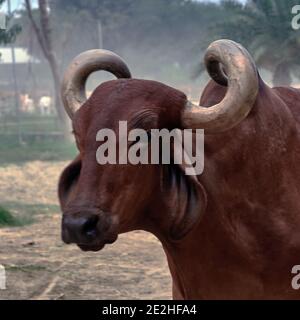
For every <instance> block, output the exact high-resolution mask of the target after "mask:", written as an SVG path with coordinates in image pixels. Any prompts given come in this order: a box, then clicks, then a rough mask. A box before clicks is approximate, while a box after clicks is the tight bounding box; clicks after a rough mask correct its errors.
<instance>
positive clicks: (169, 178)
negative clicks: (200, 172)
mask: <svg viewBox="0 0 300 320" xmlns="http://www.w3.org/2000/svg"><path fill="white" fill-rule="evenodd" d="M163 180H164V185H163V194H164V196H165V200H166V202H165V203H167V206H168V207H169V208H168V209H169V212H170V214H171V217H170V218H171V219H170V220H171V221H172V224H171V227H170V239H171V240H173V241H177V240H180V239H182V238H183V237H185V236H186V235H187V234H188V233H189V232H190V231H191V230H192V229H193V228H194V227H195V226H196V225H197V224H198V223H199V221H200V220H201V217H202V215H203V214H204V212H205V209H206V203H207V196H206V192H205V190H204V188H203V186H202V185H201V184H200V183H199V181H198V180H197V176H191V175H186V174H185V168H184V165H174V164H173V165H168V166H166V167H165V173H164V179H163Z"/></svg>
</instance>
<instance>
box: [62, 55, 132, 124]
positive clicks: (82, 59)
mask: <svg viewBox="0 0 300 320" xmlns="http://www.w3.org/2000/svg"><path fill="white" fill-rule="evenodd" d="M98 70H105V71H109V72H111V73H112V74H114V75H115V76H116V77H117V78H131V74H130V71H129V69H128V67H127V65H126V63H125V62H124V61H123V60H122V58H121V57H119V56H118V55H116V54H115V53H113V52H111V51H108V50H102V49H95V50H88V51H85V52H83V53H81V54H80V55H78V56H77V57H76V58H74V59H73V61H72V62H71V63H70V65H69V66H68V68H67V70H66V71H65V74H64V78H63V81H62V85H61V96H62V101H63V104H64V107H65V109H66V111H67V113H68V115H69V116H70V118H71V119H72V118H73V115H74V113H75V112H76V110H78V109H79V108H80V107H81V106H82V104H83V103H84V102H85V101H86V99H87V98H86V93H85V84H86V80H87V78H88V76H89V75H90V74H91V73H92V72H94V71H98Z"/></svg>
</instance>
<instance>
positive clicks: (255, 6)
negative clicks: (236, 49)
mask: <svg viewBox="0 0 300 320" xmlns="http://www.w3.org/2000/svg"><path fill="white" fill-rule="evenodd" d="M297 2H298V1H297V0H248V2H247V3H246V5H242V4H241V3H238V2H237V1H234V0H224V1H222V3H221V7H222V9H223V10H224V12H228V13H229V14H228V15H227V14H226V15H224V16H225V17H226V19H224V20H223V21H221V22H219V23H217V24H216V25H215V26H214V27H213V28H212V32H214V34H216V35H218V37H223V38H230V39H233V40H235V41H238V42H240V43H242V44H243V45H244V46H245V47H247V48H248V49H249V51H250V52H251V53H252V54H253V57H254V59H255V61H256V62H257V64H258V65H259V66H261V67H263V68H266V69H267V70H269V71H271V72H272V73H273V75H274V78H273V82H274V84H276V85H277V84H287V85H289V84H290V82H291V74H292V73H293V74H294V75H295V76H296V77H298V78H299V71H300V60H299V57H298V53H299V50H300V40H299V33H298V32H296V31H295V30H293V29H292V27H291V21H292V18H293V16H292V14H291V9H292V7H293V6H294V5H295V4H297Z"/></svg>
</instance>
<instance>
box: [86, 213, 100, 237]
mask: <svg viewBox="0 0 300 320" xmlns="http://www.w3.org/2000/svg"><path fill="white" fill-rule="evenodd" d="M98 220H99V217H98V216H92V217H89V218H88V219H87V221H86V222H85V223H84V225H83V227H82V231H83V233H84V235H85V236H87V237H88V238H91V239H92V238H95V237H96V235H97V224H98Z"/></svg>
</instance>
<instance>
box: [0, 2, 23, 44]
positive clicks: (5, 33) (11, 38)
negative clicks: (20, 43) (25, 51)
mask: <svg viewBox="0 0 300 320" xmlns="http://www.w3.org/2000/svg"><path fill="white" fill-rule="evenodd" d="M4 1H5V0H0V6H1V5H2V4H3V2H4ZM13 16H14V14H13V13H12V15H11V16H7V17H6V24H7V26H8V28H7V29H6V30H0V44H9V43H12V42H15V41H16V38H17V36H18V34H20V32H21V31H22V28H21V26H20V25H19V24H15V23H14V24H12V21H13Z"/></svg>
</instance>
